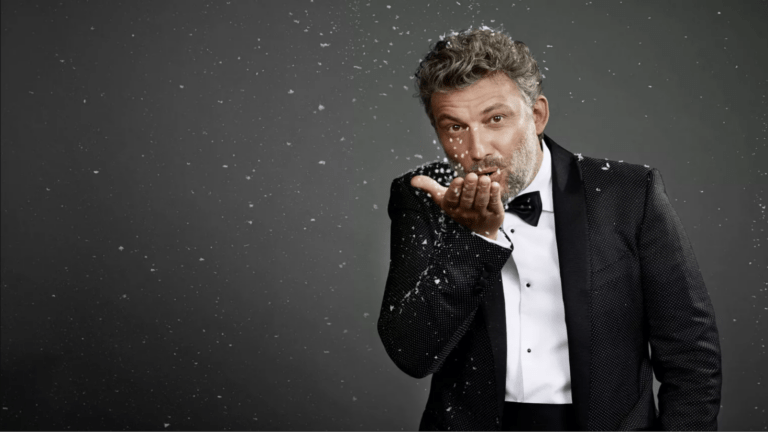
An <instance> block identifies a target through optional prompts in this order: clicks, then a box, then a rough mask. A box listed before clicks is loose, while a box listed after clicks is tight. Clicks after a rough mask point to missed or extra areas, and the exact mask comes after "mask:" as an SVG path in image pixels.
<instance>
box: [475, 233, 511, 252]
mask: <svg viewBox="0 0 768 432" xmlns="http://www.w3.org/2000/svg"><path fill="white" fill-rule="evenodd" d="M472 235H476V236H478V237H480V238H482V239H485V240H487V241H489V242H491V243H496V244H497V245H499V246H501V247H503V248H506V249H510V247H509V242H507V241H501V239H500V238H499V236H496V240H494V239H492V238H490V237H486V236H484V235H480V234H478V233H476V232H474V231H473V232H472ZM504 240H506V239H504Z"/></svg>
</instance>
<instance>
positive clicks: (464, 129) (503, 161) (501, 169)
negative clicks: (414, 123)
mask: <svg viewBox="0 0 768 432" xmlns="http://www.w3.org/2000/svg"><path fill="white" fill-rule="evenodd" d="M432 113H433V115H434V118H435V129H436V131H437V136H438V138H439V139H440V143H441V144H442V146H443V150H445V153H446V156H447V157H448V159H449V160H450V161H451V165H453V168H454V170H456V171H457V172H458V174H459V176H461V177H464V176H465V175H466V174H468V173H470V172H474V173H476V174H477V175H478V176H480V175H485V173H488V172H492V174H491V175H490V178H491V181H496V182H498V183H499V185H500V186H501V198H502V202H503V203H505V202H507V200H508V199H509V198H512V197H514V196H516V195H517V194H518V193H519V192H520V191H522V190H523V189H524V188H525V187H526V186H528V185H529V184H530V182H531V181H533V178H534V177H535V176H536V173H537V172H538V170H539V166H540V165H541V160H542V158H543V152H542V149H541V146H540V145H539V140H538V137H537V134H538V133H541V132H543V130H544V126H546V123H547V120H548V118H549V111H548V106H547V100H546V98H545V97H544V96H539V99H538V100H537V103H536V105H534V109H533V111H532V110H531V108H529V107H528V106H527V105H526V103H525V99H524V97H523V95H522V94H521V93H520V91H519V90H518V88H517V85H516V84H515V82H514V81H512V80H511V79H510V78H509V77H508V76H507V75H506V74H503V73H497V74H493V75H490V74H489V76H487V77H485V78H483V79H481V80H479V81H477V82H476V83H474V84H472V85H471V86H469V87H467V88H464V89H461V90H455V91H452V92H449V93H434V94H433V95H432Z"/></svg>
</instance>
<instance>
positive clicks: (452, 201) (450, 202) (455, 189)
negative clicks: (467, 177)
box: [443, 177, 464, 208]
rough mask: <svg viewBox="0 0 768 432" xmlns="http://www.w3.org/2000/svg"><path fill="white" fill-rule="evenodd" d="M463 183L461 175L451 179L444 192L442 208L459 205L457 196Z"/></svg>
mask: <svg viewBox="0 0 768 432" xmlns="http://www.w3.org/2000/svg"><path fill="white" fill-rule="evenodd" d="M463 185H464V179H463V178H462V177H456V178H455V179H453V181H451V184H450V185H449V186H448V190H447V191H446V192H445V201H444V202H443V208H456V207H458V206H459V198H461V188H462V186H463Z"/></svg>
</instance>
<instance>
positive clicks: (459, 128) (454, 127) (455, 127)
mask: <svg viewBox="0 0 768 432" xmlns="http://www.w3.org/2000/svg"><path fill="white" fill-rule="evenodd" d="M449 129H450V130H451V131H452V132H458V131H460V130H461V126H460V125H457V124H455V125H451V127H450V128H449Z"/></svg>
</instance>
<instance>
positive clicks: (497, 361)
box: [484, 276, 507, 418]
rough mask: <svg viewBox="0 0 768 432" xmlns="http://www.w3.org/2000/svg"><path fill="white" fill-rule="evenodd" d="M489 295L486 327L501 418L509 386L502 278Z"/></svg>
mask: <svg viewBox="0 0 768 432" xmlns="http://www.w3.org/2000/svg"><path fill="white" fill-rule="evenodd" d="M488 294H490V295H486V296H484V306H485V308H484V311H485V326H486V329H487V330H488V336H489V337H490V339H491V349H492V350H493V365H494V367H495V369H496V370H495V376H496V389H495V390H496V401H497V403H498V405H499V406H498V409H499V418H501V417H502V416H503V415H504V393H505V391H506V386H507V321H506V316H505V315H506V309H505V308H504V286H503V285H502V283H501V276H499V278H498V280H497V281H496V283H494V284H493V289H491V290H490V291H489V292H488Z"/></svg>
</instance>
